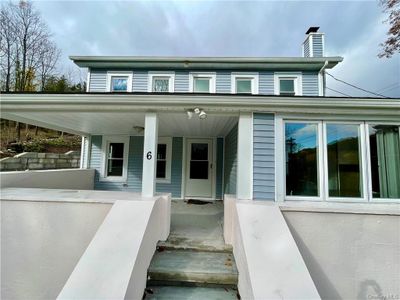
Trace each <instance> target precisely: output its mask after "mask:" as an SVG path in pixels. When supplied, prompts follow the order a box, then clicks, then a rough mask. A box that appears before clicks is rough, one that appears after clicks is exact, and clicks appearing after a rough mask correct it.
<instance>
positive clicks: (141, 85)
mask: <svg viewBox="0 0 400 300" xmlns="http://www.w3.org/2000/svg"><path fill="white" fill-rule="evenodd" d="M147 85H148V72H147V71H133V78H132V91H133V92H147Z"/></svg>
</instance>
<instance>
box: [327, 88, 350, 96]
mask: <svg viewBox="0 0 400 300" xmlns="http://www.w3.org/2000/svg"><path fill="white" fill-rule="evenodd" d="M325 88H326V89H327V90H331V91H332V92H335V93H338V94H341V95H343V96H347V97H351V96H350V95H348V94H345V93H342V92H339V91H337V90H334V89H331V88H329V87H327V86H326V87H325Z"/></svg>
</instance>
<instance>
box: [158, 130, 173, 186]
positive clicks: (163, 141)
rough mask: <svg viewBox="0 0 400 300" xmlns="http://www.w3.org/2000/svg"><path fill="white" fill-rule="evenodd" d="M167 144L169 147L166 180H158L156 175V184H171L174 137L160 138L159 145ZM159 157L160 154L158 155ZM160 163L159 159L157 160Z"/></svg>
mask: <svg viewBox="0 0 400 300" xmlns="http://www.w3.org/2000/svg"><path fill="white" fill-rule="evenodd" d="M159 144H165V145H166V146H167V149H166V151H167V152H166V157H165V159H166V163H165V178H157V173H156V182H157V183H171V165H172V137H160V138H158V142H157V145H159ZM157 156H158V153H157ZM157 161H158V158H157Z"/></svg>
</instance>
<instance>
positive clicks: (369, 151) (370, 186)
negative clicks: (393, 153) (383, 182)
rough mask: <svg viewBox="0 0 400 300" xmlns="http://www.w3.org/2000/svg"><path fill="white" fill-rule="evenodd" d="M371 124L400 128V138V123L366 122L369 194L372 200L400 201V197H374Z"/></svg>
mask: <svg viewBox="0 0 400 300" xmlns="http://www.w3.org/2000/svg"><path fill="white" fill-rule="evenodd" d="M370 125H393V126H398V128H399V140H400V123H394V122H375V121H373V122H365V140H366V145H367V147H366V156H367V158H368V159H367V179H368V194H369V196H370V199H369V201H371V202H400V198H374V197H373V195H372V168H371V144H370V140H369V126H370Z"/></svg>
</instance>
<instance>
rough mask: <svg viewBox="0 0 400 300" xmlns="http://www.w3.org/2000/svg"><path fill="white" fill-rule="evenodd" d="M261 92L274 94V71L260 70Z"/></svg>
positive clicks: (259, 86)
mask: <svg viewBox="0 0 400 300" xmlns="http://www.w3.org/2000/svg"><path fill="white" fill-rule="evenodd" d="M258 92H259V94H266V95H273V94H274V73H273V72H260V73H259V83H258Z"/></svg>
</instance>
